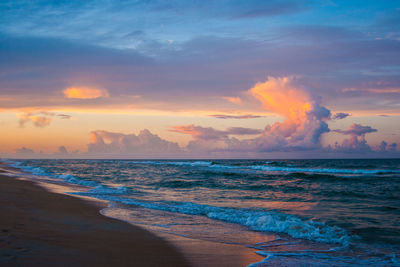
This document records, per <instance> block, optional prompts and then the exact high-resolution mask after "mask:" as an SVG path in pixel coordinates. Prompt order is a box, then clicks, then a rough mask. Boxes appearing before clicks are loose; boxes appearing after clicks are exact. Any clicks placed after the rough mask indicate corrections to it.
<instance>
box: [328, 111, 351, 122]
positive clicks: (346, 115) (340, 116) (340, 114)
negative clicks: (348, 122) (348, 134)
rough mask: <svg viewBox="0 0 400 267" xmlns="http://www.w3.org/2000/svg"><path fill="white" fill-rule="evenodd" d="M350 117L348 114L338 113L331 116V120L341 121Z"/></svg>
mask: <svg viewBox="0 0 400 267" xmlns="http://www.w3.org/2000/svg"><path fill="white" fill-rule="evenodd" d="M348 116H350V114H349V113H343V112H338V113H335V114H333V115H332V119H333V120H341V119H344V118H347V117H348Z"/></svg>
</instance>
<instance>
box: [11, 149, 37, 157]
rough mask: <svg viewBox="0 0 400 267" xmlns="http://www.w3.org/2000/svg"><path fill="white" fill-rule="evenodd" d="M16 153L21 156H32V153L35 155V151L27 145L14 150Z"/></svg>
mask: <svg viewBox="0 0 400 267" xmlns="http://www.w3.org/2000/svg"><path fill="white" fill-rule="evenodd" d="M16 155H17V156H21V157H26V156H33V155H35V151H33V149H30V148H27V147H21V148H19V149H17V150H16Z"/></svg>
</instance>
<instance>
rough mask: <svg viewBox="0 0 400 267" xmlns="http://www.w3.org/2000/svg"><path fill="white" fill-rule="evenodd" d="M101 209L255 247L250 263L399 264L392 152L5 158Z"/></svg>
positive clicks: (397, 173) (398, 175) (397, 169)
mask: <svg viewBox="0 0 400 267" xmlns="http://www.w3.org/2000/svg"><path fill="white" fill-rule="evenodd" d="M12 164H13V165H14V166H15V167H18V168H21V169H23V170H24V171H25V172H28V173H31V174H33V175H34V176H35V177H38V179H40V177H46V179H54V180H59V181H64V182H67V183H71V184H78V185H84V186H87V187H86V188H84V189H82V190H81V192H75V193H74V194H80V195H86V196H91V197H95V198H98V199H103V200H108V201H110V203H111V205H110V208H107V209H105V210H103V213H104V214H105V215H107V216H111V217H116V218H120V219H123V220H126V221H129V222H132V223H135V224H139V225H143V226H144V227H147V228H149V229H151V230H154V231H160V232H164V233H168V234H174V235H180V236H185V237H190V238H194V239H202V240H208V241H212V242H220V243H227V244H240V245H243V247H245V246H246V247H250V248H253V249H254V251H255V253H258V254H260V255H262V256H264V257H265V259H264V260H263V261H261V262H258V263H254V264H253V266H262V265H268V266H269V265H280V266H365V265H371V266H400V259H399V257H400V160H399V159H376V160H374V159H360V160H353V159H342V160H339V159H338V160H13V161H12Z"/></svg>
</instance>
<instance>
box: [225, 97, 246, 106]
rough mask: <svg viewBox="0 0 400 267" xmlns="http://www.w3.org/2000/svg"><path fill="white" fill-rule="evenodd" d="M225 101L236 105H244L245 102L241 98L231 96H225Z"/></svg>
mask: <svg viewBox="0 0 400 267" xmlns="http://www.w3.org/2000/svg"><path fill="white" fill-rule="evenodd" d="M223 99H225V100H226V101H228V102H231V103H233V104H235V105H242V104H243V101H242V99H241V98H240V97H230V96H224V97H223Z"/></svg>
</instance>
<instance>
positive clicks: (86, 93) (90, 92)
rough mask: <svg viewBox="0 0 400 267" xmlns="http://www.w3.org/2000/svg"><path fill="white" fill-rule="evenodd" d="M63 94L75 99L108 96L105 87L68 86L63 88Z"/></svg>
mask: <svg viewBox="0 0 400 267" xmlns="http://www.w3.org/2000/svg"><path fill="white" fill-rule="evenodd" d="M63 92H64V96H65V97H66V98H75V99H95V98H100V97H108V96H109V94H108V91H107V90H106V89H100V88H91V87H69V88H67V89H65V90H64V91H63Z"/></svg>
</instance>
